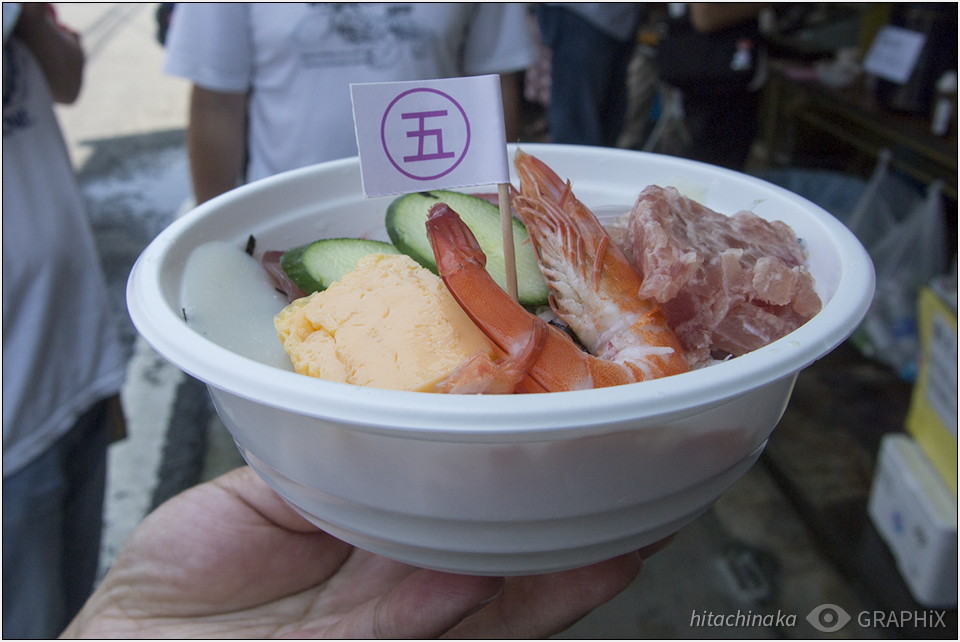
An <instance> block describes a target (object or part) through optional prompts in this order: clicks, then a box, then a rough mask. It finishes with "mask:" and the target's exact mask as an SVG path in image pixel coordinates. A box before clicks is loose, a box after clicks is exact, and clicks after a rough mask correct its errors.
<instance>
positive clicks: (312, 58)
mask: <svg viewBox="0 0 960 642" xmlns="http://www.w3.org/2000/svg"><path fill="white" fill-rule="evenodd" d="M310 8H311V11H310V15H309V16H308V17H307V19H306V20H304V21H303V23H301V24H300V26H299V27H298V28H297V30H296V31H295V32H294V42H295V43H296V45H297V47H298V48H299V49H300V52H301V53H300V59H301V61H302V62H303V64H304V66H305V67H307V68H324V67H347V66H367V67H371V68H375V69H388V68H390V67H392V66H396V65H397V64H398V62H399V60H400V59H402V58H404V57H406V58H412V59H422V58H425V57H427V56H429V55H430V54H431V52H432V50H433V47H434V40H435V38H436V36H435V34H434V33H433V32H432V31H430V30H429V29H425V28H423V27H422V26H420V25H418V24H416V22H415V20H414V17H413V7H411V6H404V5H390V4H376V3H364V4H360V3H350V2H333V3H317V4H312V5H311V6H310Z"/></svg>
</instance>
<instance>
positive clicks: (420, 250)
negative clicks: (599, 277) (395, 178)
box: [386, 190, 550, 306]
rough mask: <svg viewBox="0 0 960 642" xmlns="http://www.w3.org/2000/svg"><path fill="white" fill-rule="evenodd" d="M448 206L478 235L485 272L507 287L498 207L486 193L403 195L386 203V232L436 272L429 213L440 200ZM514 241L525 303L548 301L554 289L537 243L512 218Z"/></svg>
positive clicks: (518, 288)
mask: <svg viewBox="0 0 960 642" xmlns="http://www.w3.org/2000/svg"><path fill="white" fill-rule="evenodd" d="M440 202H442V203H446V204H447V205H449V206H450V207H451V208H452V209H453V210H454V211H455V212H456V213H457V214H459V215H460V218H461V219H463V222H464V223H466V224H467V227H469V228H470V230H471V231H472V232H473V234H474V236H476V237H477V242H479V243H480V247H481V248H482V249H483V252H484V254H486V255H487V272H489V273H490V276H492V277H493V279H494V280H495V281H496V282H497V283H498V284H499V285H500V287H502V288H504V289H506V284H507V277H506V267H505V262H504V256H503V240H502V238H501V235H500V234H501V233H500V208H498V207H497V206H496V205H494V204H493V203H491V202H489V201H486V200H484V199H482V198H479V197H476V196H471V195H469V194H461V193H460V192H451V191H447V190H433V191H430V192H415V193H412V194H405V195H404V196H401V197H399V198H397V199H396V200H394V201H393V203H391V204H390V207H389V208H387V218H386V225H387V234H389V235H390V240H391V241H393V244H394V245H395V246H396V247H397V249H399V250H400V251H401V252H403V253H405V254H408V255H410V256H411V257H412V258H413V259H414V260H415V261H417V262H418V263H420V264H421V265H422V266H424V267H425V268H428V269H429V270H431V271H433V272H434V273H436V272H437V262H436V259H434V257H433V248H432V247H431V246H430V240H429V239H428V238H427V227H426V224H427V215H428V213H429V211H430V208H431V207H432V206H433V205H436V204H437V203H440ZM513 246H514V253H515V254H516V261H517V294H518V298H519V299H520V303H522V304H524V305H531V306H534V305H545V304H546V303H547V298H548V296H549V294H550V291H549V290H548V288H547V284H546V282H545V281H544V280H543V275H542V274H540V267H539V265H537V256H536V254H535V252H534V249H533V245H532V244H531V243H530V242H529V240H528V237H527V228H526V227H525V226H524V225H523V223H522V222H521V221H519V220H517V219H516V218H514V219H513Z"/></svg>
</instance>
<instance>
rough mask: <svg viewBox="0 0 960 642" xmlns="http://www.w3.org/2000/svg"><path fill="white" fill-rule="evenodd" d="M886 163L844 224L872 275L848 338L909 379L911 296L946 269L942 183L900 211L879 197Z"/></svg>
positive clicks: (914, 353)
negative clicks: (872, 288)
mask: <svg viewBox="0 0 960 642" xmlns="http://www.w3.org/2000/svg"><path fill="white" fill-rule="evenodd" d="M889 165H890V155H889V153H888V152H884V153H883V154H881V157H880V160H879V162H878V163H877V167H876V169H875V170H874V174H873V176H872V177H871V179H870V181H869V183H868V184H867V187H866V189H865V190H864V192H863V194H862V196H861V198H860V200H859V201H858V203H857V207H856V208H855V210H854V212H853V214H852V215H851V216H850V219H849V221H847V225H848V227H849V228H850V229H851V231H853V233H854V234H856V235H857V238H859V239H860V242H861V243H863V244H864V247H866V249H867V251H868V252H869V253H870V257H871V258H872V259H873V263H874V267H875V269H876V273H877V289H876V294H875V295H874V300H873V304H872V305H871V307H870V311H869V312H868V313H867V316H866V318H865V319H864V321H863V323H862V324H861V325H860V327H859V328H858V329H857V331H856V332H855V333H854V335H853V337H852V340H853V342H854V344H855V345H856V346H857V347H858V348H859V349H860V350H861V351H862V352H863V353H864V354H866V355H867V356H870V357H872V358H874V359H877V360H879V361H882V362H884V363H886V364H888V365H890V366H891V367H892V368H893V369H894V370H895V371H896V372H897V373H898V374H899V375H900V377H901V378H903V379H905V380H907V381H913V380H914V378H915V377H916V370H917V358H918V353H919V337H918V333H917V296H918V294H919V292H920V289H921V288H922V287H923V286H924V285H926V284H928V283H930V282H931V281H932V280H933V279H934V278H936V277H937V276H939V275H941V274H942V273H943V271H944V269H945V267H946V265H945V257H944V251H943V235H944V222H943V204H942V200H941V192H942V189H943V185H942V183H941V182H940V181H936V182H934V183H932V184H931V185H930V186H929V187H928V188H927V192H926V196H925V198H923V199H918V200H917V201H916V202H915V203H914V204H912V205H911V206H910V207H908V208H907V209H905V210H903V212H902V213H900V212H898V211H897V209H896V208H895V207H892V206H891V202H890V201H889V199H888V198H887V197H886V194H885V187H886V185H885V184H886V183H887V182H889V181H891V180H895V179H893V178H892V177H891V172H890V167H889Z"/></svg>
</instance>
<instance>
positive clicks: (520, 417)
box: [127, 144, 874, 575]
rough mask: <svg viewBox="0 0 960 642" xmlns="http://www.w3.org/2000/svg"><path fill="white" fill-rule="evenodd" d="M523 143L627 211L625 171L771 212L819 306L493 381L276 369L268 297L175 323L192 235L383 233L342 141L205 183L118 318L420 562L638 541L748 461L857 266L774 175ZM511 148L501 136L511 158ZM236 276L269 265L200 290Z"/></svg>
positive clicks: (331, 498)
mask: <svg viewBox="0 0 960 642" xmlns="http://www.w3.org/2000/svg"><path fill="white" fill-rule="evenodd" d="M522 150H523V152H526V153H529V154H531V155H533V156H536V157H537V158H539V159H541V160H542V161H543V162H545V163H546V164H547V165H549V167H550V168H552V170H553V171H555V172H556V174H557V175H559V176H560V177H563V179H564V180H569V181H570V182H571V183H572V187H573V191H574V192H575V193H576V196H577V198H579V200H580V201H582V203H583V204H584V205H586V206H587V207H588V208H590V209H591V210H592V211H593V212H594V213H596V214H597V216H598V217H599V218H601V219H603V218H604V216H606V217H612V216H616V215H619V214H622V213H623V212H626V211H628V210H630V208H631V207H632V206H633V204H634V203H635V202H636V201H637V199H638V195H639V194H640V193H641V191H642V190H644V188H646V187H647V186H648V185H661V186H673V187H676V188H677V190H679V192H680V193H682V194H685V195H686V196H689V197H690V198H692V199H695V200H696V201H698V202H699V203H702V204H704V205H705V206H708V207H710V208H712V209H713V210H716V211H717V212H722V213H725V214H733V213H735V212H739V211H742V210H748V211H750V212H753V213H755V214H756V215H758V216H759V217H761V218H763V219H767V220H770V221H774V220H776V221H783V222H784V223H786V224H787V225H789V226H790V227H791V228H792V229H793V231H794V232H795V233H796V236H797V238H799V240H800V242H801V243H802V246H803V249H804V251H805V253H806V262H807V267H808V268H809V272H810V275H811V276H812V277H813V282H814V288H815V291H816V294H817V296H818V297H819V299H820V301H821V302H822V308H821V309H820V311H819V312H818V313H816V315H815V316H813V317H812V318H811V319H810V320H809V321H806V322H805V323H803V324H802V325H800V327H798V328H797V329H795V330H793V331H792V332H790V333H789V334H787V335H786V336H783V337H782V338H779V339H777V340H774V341H772V342H771V343H769V344H767V345H765V346H763V347H760V348H758V349H755V350H752V351H750V352H747V353H746V354H742V355H741V356H736V357H735V358H730V359H727V360H725V361H722V362H718V363H715V364H714V365H708V366H706V367H702V368H693V369H691V370H689V371H686V372H682V373H680V374H673V375H671V376H666V377H663V378H659V379H652V380H648V381H640V382H638V383H626V384H624V385H613V386H609V387H602V388H595V389H586V390H570V391H564V392H547V393H540V394H510V395H501V394H437V393H427V392H409V391H401V390H388V389H381V388H373V387H365V386H358V385H353V384H348V383H338V382H333V381H325V380H322V379H316V378H313V377H307V376H304V375H301V374H298V373H296V372H294V371H293V370H292V368H291V367H290V365H289V359H286V360H285V359H284V357H285V355H284V354H283V350H282V348H281V347H280V343H279V341H277V342H276V343H275V344H274V343H273V342H272V341H271V340H269V339H268V340H266V342H265V343H266V344H267V345H266V346H265V347H264V346H262V345H260V344H261V343H262V342H261V341H259V339H255V338H254V335H258V333H259V335H258V336H261V337H262V336H264V333H267V334H269V333H270V332H273V328H272V323H271V322H272V318H271V315H270V314H269V313H268V314H264V315H261V314H260V313H259V312H256V311H251V310H255V308H247V309H245V311H240V312H238V311H237V310H238V309H239V308H237V307H236V306H230V305H225V304H224V305H221V304H217V305H216V306H212V307H213V308H215V309H216V310H217V311H221V310H222V312H219V313H220V314H222V315H224V318H221V319H217V322H218V323H219V324H220V325H222V326H228V327H229V328H230V329H231V337H230V338H229V339H224V338H223V337H216V336H211V335H210V334H209V333H208V332H206V331H199V330H198V329H197V328H196V327H195V326H193V325H192V324H191V323H189V321H190V319H189V318H188V319H185V318H184V317H185V309H186V306H185V303H184V298H185V297H187V296H191V295H190V294H188V293H189V291H190V290H194V291H197V290H196V284H194V283H192V282H191V281H192V279H193V278H194V277H192V276H190V275H189V274H188V270H187V265H188V263H189V259H190V257H191V255H192V254H193V252H194V251H195V250H196V249H197V248H199V247H201V246H203V245H205V244H209V243H214V242H225V243H227V244H229V245H232V246H234V247H237V248H243V247H245V246H246V245H247V244H248V241H249V239H250V238H251V237H253V238H254V239H256V244H257V247H262V248H275V249H284V248H290V247H293V246H296V245H300V244H302V243H304V242H306V241H309V240H313V239H322V238H340V237H362V238H365V239H373V240H380V241H387V240H389V239H388V238H387V233H386V230H385V227H384V213H385V211H386V209H387V207H388V205H389V204H390V202H391V201H392V199H391V198H389V197H388V198H371V199H365V198H363V196H362V194H361V189H360V185H361V182H360V170H359V164H358V161H357V159H355V158H354V159H344V160H340V161H334V162H330V163H324V164H321V165H316V166H312V167H307V168H303V169H300V170H295V171H291V172H287V173H285V174H281V175H278V176H274V177H271V178H268V179H264V180H262V181H258V182H256V183H253V184H250V185H246V186H243V187H241V188H238V189H236V190H233V191H231V192H229V193H227V194H224V195H222V196H220V197H218V198H216V199H213V200H211V201H209V202H207V203H204V204H203V205H201V206H199V207H197V208H196V209H195V210H193V211H192V212H190V213H188V214H187V215H185V216H184V217H182V218H180V219H179V220H177V221H176V222H175V223H173V224H172V225H171V226H170V227H169V228H167V229H166V230H164V231H163V232H162V233H161V234H160V235H158V236H157V238H156V239H155V240H154V241H153V242H152V243H151V244H150V246H149V247H148V248H147V249H146V250H145V251H144V253H143V254H142V255H141V257H140V259H139V260H138V261H137V264H136V265H135V266H134V269H133V271H132V273H131V276H130V280H129V283H128V287H127V299H128V307H129V310H130V314H131V317H132V319H133V321H134V323H135V325H136V326H137V329H138V330H139V332H140V333H141V334H142V335H143V337H144V338H145V339H146V340H147V341H148V342H149V343H150V344H151V345H152V346H153V347H154V348H155V349H156V350H157V351H158V352H159V353H160V354H161V355H162V356H164V357H165V358H166V359H167V360H169V361H170V362H171V363H173V364H174V365H176V366H178V367H179V368H181V369H182V370H184V371H185V372H186V373H188V374H190V375H191V376H194V377H196V378H198V379H200V380H202V381H203V382H205V383H206V384H207V386H208V388H209V390H210V394H211V396H212V398H213V400H214V403H215V406H216V408H217V411H218V413H219V415H220V417H221V419H222V420H223V422H224V424H225V425H226V427H227V428H228V429H229V431H230V433H231V434H232V436H233V438H234V440H235V441H236V444H237V446H238V448H239V450H240V452H241V453H242V454H243V456H244V458H245V460H246V461H247V462H248V463H249V464H250V466H251V467H252V468H253V469H254V470H256V471H257V473H258V474H259V475H260V476H261V477H262V478H263V479H264V480H265V481H266V482H267V483H268V484H269V485H270V486H271V487H273V488H274V489H275V490H276V491H277V492H278V493H279V494H280V495H281V496H282V497H283V498H284V499H286V500H287V501H288V502H289V503H290V504H291V505H292V506H293V507H294V508H296V509H297V510H298V511H299V512H300V513H301V514H303V515H304V516H305V517H306V518H307V519H309V520H310V521H312V522H313V523H315V524H316V525H318V526H319V527H321V528H323V529H324V530H326V531H328V532H330V533H331V534H333V535H335V536H337V537H340V538H341V539H343V540H345V541H347V542H349V543H351V544H354V545H356V546H359V547H361V548H364V549H367V550H370V551H373V552H376V553H380V554H382V555H385V556H388V557H391V558H394V559H398V560H401V561H404V562H408V563H410V564H415V565H419V566H424V567H427V568H434V569H440V570H445V571H451V572H459V573H471V574H490V575H518V574H532V573H542V572H550V571H556V570H561V569H566V568H572V567H577V566H582V565H586V564H590V563H593V562H597V561H600V560H603V559H607V558H610V557H614V556H616V555H619V554H621V553H625V552H628V551H630V550H633V549H636V548H640V547H642V546H644V545H646V544H650V543H652V542H655V541H657V540H659V539H661V538H663V537H665V536H668V535H670V534H672V533H674V532H676V531H677V530H679V529H680V528H682V527H683V526H684V525H686V524H688V523H689V522H690V521H692V520H693V519H695V518H696V517H697V516H698V515H700V514H701V513H702V512H703V511H705V510H706V509H707V508H709V507H710V505H711V504H712V503H713V502H714V501H715V500H716V499H717V498H718V497H719V496H720V495H721V494H722V493H723V492H724V491H725V490H726V489H728V488H729V487H730V486H731V485H733V483H735V482H736V481H737V480H738V479H739V478H740V477H741V476H742V475H743V474H744V473H745V472H746V471H747V470H748V469H749V468H750V466H751V465H752V464H753V463H754V462H755V461H756V459H757V458H758V457H759V455H760V453H761V452H762V450H763V448H764V446H765V444H766V441H767V439H768V438H771V433H772V432H773V430H774V428H775V426H776V424H777V422H778V421H779V420H780V417H781V416H782V414H783V412H784V410H785V409H786V406H787V403H788V401H789V398H790V394H791V391H792V388H793V384H794V381H795V379H796V376H797V374H798V373H799V372H800V371H801V370H802V369H803V368H804V367H806V366H808V365H809V364H811V363H812V362H814V361H816V360H817V359H819V358H820V357H822V356H823V355H825V354H827V353H828V352H830V351H831V350H833V349H834V348H835V347H837V346H838V345H839V344H840V343H841V342H842V341H844V340H845V339H846V338H847V337H848V336H849V335H850V334H851V333H852V332H853V331H854V329H855V328H856V327H857V325H858V324H859V323H860V321H861V320H862V318H863V316H864V315H865V313H866V311H867V309H868V307H869V305H870V301H871V299H872V296H873V288H874V275H873V267H872V264H871V262H870V259H869V257H868V255H867V253H866V252H865V251H864V249H863V247H862V246H861V245H860V243H859V242H858V241H857V240H856V238H855V237H854V236H853V235H852V234H851V233H850V232H849V231H848V230H847V229H846V228H845V227H844V226H843V224H842V223H840V222H839V221H838V220H837V219H835V218H834V217H833V216H831V215H830V214H828V213H827V212H825V211H824V210H822V209H821V208H819V207H817V206H816V205H814V204H812V203H810V202H809V201H807V200H805V199H803V198H801V197H799V196H797V195H795V194H793V193H791V192H789V191H786V190H784V189H782V188H779V187H777V186H774V185H771V184H769V183H766V182H764V181H762V180H759V179H756V178H753V177H750V176H746V175H743V174H740V173H737V172H733V171H730V170H726V169H722V168H717V167H713V166H710V165H705V164H702V163H697V162H693V161H687V160H683V159H679V158H673V157H666V156H660V155H656V154H647V153H642V152H633V151H628V150H616V149H606V148H591V147H580V146H564V145H532V144H531V145H523V146H522ZM515 153H516V146H510V155H511V158H512V157H513V156H514V154H515ZM515 184H517V183H516V179H515ZM484 189H486V190H489V189H490V188H489V187H487V188H478V189H473V190H464V191H474V192H480V191H484ZM247 278H249V279H254V280H256V279H260V278H262V279H264V283H265V282H266V279H267V277H266V276H265V275H262V276H261V275H255V276H250V277H247V276H245V275H239V274H236V273H229V274H228V276H227V277H222V276H219V277H217V278H216V279H213V278H212V277H211V281H210V283H206V284H203V287H202V288H200V291H204V292H207V291H209V292H213V293H214V294H211V297H210V298H211V300H214V299H216V298H217V297H221V298H224V299H228V300H232V299H235V298H238V297H242V296H243V293H244V292H245V291H247V290H249V289H250V288H249V287H248V286H249V285H250V282H249V281H245V280H244V279H247ZM233 281H236V282H233ZM260 285H261V286H262V283H261V284H260ZM194 296H195V295H194ZM260 316H263V317H265V318H263V319H261V318H259V317H260ZM247 337H250V339H249V341H248V340H247ZM255 344H256V345H255ZM773 438H775V436H774V437H773Z"/></svg>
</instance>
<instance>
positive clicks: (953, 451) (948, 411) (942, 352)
mask: <svg viewBox="0 0 960 642" xmlns="http://www.w3.org/2000/svg"><path fill="white" fill-rule="evenodd" d="M917 323H918V328H919V332H920V364H919V370H918V372H917V381H916V384H914V388H913V397H912V398H911V401H910V410H909V412H908V414H907V421H906V424H907V432H908V433H909V434H910V435H912V436H913V438H914V439H915V440H916V442H917V443H918V444H919V445H920V447H921V448H922V449H923V452H924V453H925V454H926V456H927V457H928V458H929V459H930V461H931V462H932V463H933V465H934V467H935V468H936V469H937V471H939V473H940V475H941V476H942V477H943V479H944V481H945V482H946V484H947V487H948V488H949V489H950V491H951V492H952V493H953V496H954V497H956V496H957V309H956V302H954V303H953V304H952V305H951V304H948V303H947V302H946V301H945V300H944V298H943V297H941V296H940V295H939V294H937V292H936V291H934V290H933V289H931V288H923V290H921V292H920V296H919V300H918V311H917Z"/></svg>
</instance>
